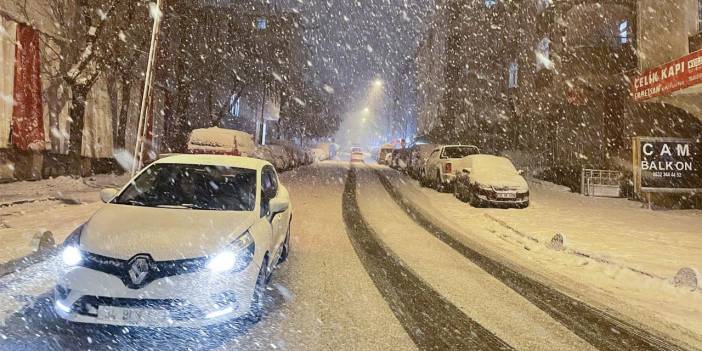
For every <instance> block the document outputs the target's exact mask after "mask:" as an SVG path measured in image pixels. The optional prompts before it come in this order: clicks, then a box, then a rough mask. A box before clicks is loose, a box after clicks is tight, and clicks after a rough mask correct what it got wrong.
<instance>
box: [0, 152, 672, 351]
mask: <svg viewBox="0 0 702 351" xmlns="http://www.w3.org/2000/svg"><path fill="white" fill-rule="evenodd" d="M282 178H283V182H284V183H285V184H286V185H287V186H288V188H289V190H290V193H291V196H292V200H293V203H294V208H295V214H294V220H293V237H292V252H293V254H292V255H291V257H290V259H289V260H288V261H287V262H286V263H285V264H284V265H283V266H282V267H281V268H280V269H279V270H278V271H276V273H275V274H274V276H273V279H272V281H271V283H270V285H269V288H270V289H269V292H268V296H269V297H270V300H269V301H268V303H267V309H266V313H265V315H264V318H263V320H262V321H261V322H259V323H257V324H254V325H247V324H239V323H233V324H232V325H226V326H220V327H216V328H207V329H201V330H195V329H187V330H186V329H165V330H164V329H159V330H156V329H135V328H114V327H102V326H85V325H70V324H67V323H64V322H62V321H61V320H58V319H57V318H56V317H55V316H54V314H53V313H52V312H51V309H50V308H49V306H50V297H49V296H50V292H51V289H52V286H53V282H54V277H55V276H56V269H57V268H56V267H57V266H58V264H57V262H56V258H52V259H50V260H48V261H45V262H42V263H40V264H36V265H34V266H32V267H30V268H28V269H26V270H24V271H22V272H19V273H17V274H13V275H9V276H5V277H2V278H0V349H2V350H33V349H42V350H44V349H48V350H59V349H95V350H115V349H116V350H143V349H164V348H165V347H168V348H171V349H177V350H180V349H246V350H264V349H265V350H270V349H283V350H413V349H421V350H444V349H457V350H472V349H481V350H513V349H515V350H598V349H599V350H634V349H635V350H675V349H677V348H676V346H675V345H672V344H669V343H667V342H665V341H662V340H659V339H657V338H656V337H654V336H652V335H650V334H648V333H647V332H645V331H643V330H639V329H636V328H635V327H632V326H630V325H626V324H622V323H621V322H620V321H617V320H616V319H613V318H611V317H609V316H606V315H603V314H601V313H599V312H598V311H597V310H595V309H592V308H589V307H588V306H587V305H583V304H578V303H577V302H575V301H574V300H571V299H569V298H568V297H567V296H564V295H563V294H560V293H559V292H558V291H556V290H553V289H550V288H549V287H546V286H539V285H538V284H535V283H534V282H533V281H530V280H529V278H526V277H523V276H521V275H520V274H518V273H516V272H513V271H510V270H509V269H508V268H507V267H506V266H502V265H501V264H500V263H499V262H493V261H490V260H489V259H487V258H485V257H484V256H481V255H480V253H478V252H475V251H471V249H470V248H468V247H462V246H461V244H460V243H457V242H456V241H455V240H453V241H452V239H451V238H450V236H449V235H448V234H446V233H442V232H441V231H440V230H439V229H438V228H436V227H433V226H432V225H431V223H428V222H427V221H426V219H424V220H423V219H422V218H421V217H420V216H418V215H417V214H416V213H412V212H411V209H410V208H407V207H404V206H401V203H398V201H396V200H397V198H396V197H393V193H392V186H391V185H390V183H389V182H381V180H382V179H383V178H382V174H379V173H377V172H376V169H373V168H372V167H368V166H365V165H360V166H358V167H357V168H354V169H352V170H350V169H349V167H348V164H347V163H333V162H327V163H322V164H319V165H316V166H313V167H305V168H301V169H299V170H297V171H293V172H288V173H285V174H284V175H283V176H282ZM342 209H343V210H342ZM408 211H409V212H410V213H408ZM481 257H482V258H481Z"/></svg>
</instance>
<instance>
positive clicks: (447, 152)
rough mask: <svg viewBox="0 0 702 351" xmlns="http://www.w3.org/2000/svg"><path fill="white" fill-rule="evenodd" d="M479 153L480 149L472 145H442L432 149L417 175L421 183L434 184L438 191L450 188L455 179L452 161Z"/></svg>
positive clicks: (425, 184) (424, 184)
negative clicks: (419, 173)
mask: <svg viewBox="0 0 702 351" xmlns="http://www.w3.org/2000/svg"><path fill="white" fill-rule="evenodd" d="M479 153H480V149H478V147H476V146H472V145H444V146H441V147H438V148H436V149H434V151H432V152H431V154H429V157H427V160H426V162H425V163H424V168H423V169H422V174H421V175H420V176H419V180H420V183H421V185H423V186H430V185H431V186H434V187H435V188H436V190H438V191H440V192H444V191H446V190H448V189H451V187H452V185H453V180H454V179H455V174H454V167H453V165H454V163H455V162H456V161H458V160H460V159H461V158H463V157H466V156H470V155H476V154H479Z"/></svg>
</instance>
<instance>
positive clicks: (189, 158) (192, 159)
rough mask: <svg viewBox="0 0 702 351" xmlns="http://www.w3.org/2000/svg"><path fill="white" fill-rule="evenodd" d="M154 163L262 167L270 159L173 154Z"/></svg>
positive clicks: (267, 164) (268, 164) (267, 163)
mask: <svg viewBox="0 0 702 351" xmlns="http://www.w3.org/2000/svg"><path fill="white" fill-rule="evenodd" d="M154 163H179V164H197V165H209V166H224V167H238V168H248V169H256V170H258V169H261V168H263V166H270V165H271V164H270V163H269V162H268V161H264V160H261V159H257V158H251V157H241V156H229V155H187V154H182V155H173V156H168V157H164V158H162V159H159V160H158V161H156V162H154Z"/></svg>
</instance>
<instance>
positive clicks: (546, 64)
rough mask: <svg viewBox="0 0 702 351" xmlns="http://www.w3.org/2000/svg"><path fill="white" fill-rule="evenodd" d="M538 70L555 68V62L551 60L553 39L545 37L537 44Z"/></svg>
mask: <svg viewBox="0 0 702 351" xmlns="http://www.w3.org/2000/svg"><path fill="white" fill-rule="evenodd" d="M535 53H536V71H537V72H538V71H540V70H542V69H544V68H545V69H549V70H550V69H553V62H552V61H551V39H549V38H543V39H541V41H540V42H539V43H538V44H537V45H536V50H535Z"/></svg>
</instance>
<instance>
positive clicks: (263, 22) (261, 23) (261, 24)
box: [256, 18, 268, 30]
mask: <svg viewBox="0 0 702 351" xmlns="http://www.w3.org/2000/svg"><path fill="white" fill-rule="evenodd" d="M256 28H257V29H260V30H264V29H266V28H268V20H267V19H265V18H258V19H256Z"/></svg>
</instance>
